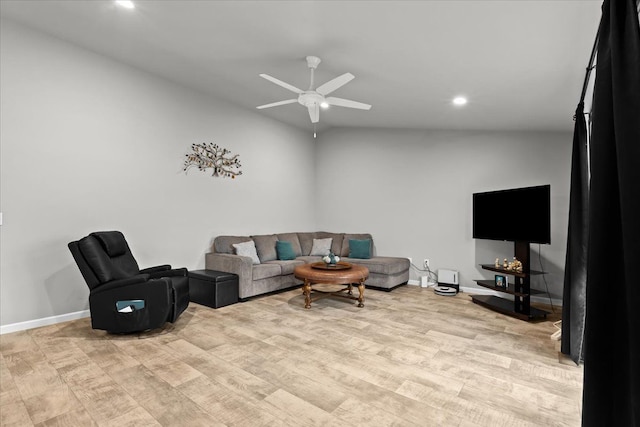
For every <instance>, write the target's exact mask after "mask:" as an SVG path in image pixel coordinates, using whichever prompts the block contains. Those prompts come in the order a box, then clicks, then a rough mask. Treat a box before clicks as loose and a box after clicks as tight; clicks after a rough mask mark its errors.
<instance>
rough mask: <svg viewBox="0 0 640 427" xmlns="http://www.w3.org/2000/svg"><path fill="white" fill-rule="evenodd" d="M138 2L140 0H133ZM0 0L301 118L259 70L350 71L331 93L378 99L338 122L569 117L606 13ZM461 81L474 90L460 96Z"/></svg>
mask: <svg viewBox="0 0 640 427" xmlns="http://www.w3.org/2000/svg"><path fill="white" fill-rule="evenodd" d="M134 1H135V0H134ZM135 3H136V8H135V9H134V10H131V11H130V10H126V9H122V8H119V7H116V6H115V5H114V3H113V2H112V1H110V0H95V1H78V0H69V1H54V0H44V1H38V0H24V1H11V0H2V1H0V13H1V14H2V17H3V18H8V19H11V20H14V21H18V22H20V23H23V24H25V25H27V26H30V27H34V28H37V29H40V30H42V31H44V32H47V33H50V34H53V35H55V36H56V37H59V38H61V39H64V40H67V41H70V42H72V43H75V44H78V45H80V46H84V47H86V48H88V49H90V50H92V51H95V52H98V53H100V54H103V55H106V56H109V57H113V58H116V59H117V60H119V61H122V62H125V63H128V64H131V65H133V66H135V67H137V68H140V69H143V70H147V71H150V72H152V73H155V74H158V75H160V76H163V77H165V78H167V79H170V80H172V81H175V82H178V83H180V84H183V85H185V86H188V87H191V88H194V89H197V90H199V91H203V92H207V93H210V94H211V95H214V96H216V97H218V98H222V99H225V100H228V101H230V102H232V103H234V104H237V105H240V106H242V107H246V108H248V109H253V110H254V111H256V112H257V113H258V114H264V115H266V116H269V117H272V118H274V119H277V120H280V121H282V122H285V123H288V124H291V125H293V126H296V127H299V128H301V129H313V125H312V124H311V122H310V120H309V116H308V113H307V111H306V109H305V108H304V107H302V106H301V105H299V104H290V105H285V106H281V107H275V108H270V109H265V110H260V111H258V110H255V107H256V106H257V105H261V104H266V103H269V102H273V101H279V100H284V99H289V98H293V96H291V95H292V93H291V92H288V91H287V90H285V89H283V88H281V87H279V86H276V85H274V84H272V83H270V82H268V81H266V80H264V79H262V78H260V77H258V74H260V73H267V74H270V75H272V76H274V77H277V78H279V79H281V80H284V81H286V82H288V83H291V84H293V85H295V86H298V87H300V88H302V89H306V88H307V87H308V85H309V80H308V79H309V71H308V69H307V66H306V62H305V60H304V58H305V56H307V55H316V56H319V57H320V58H321V59H322V63H321V64H320V66H319V68H318V70H317V72H316V82H317V83H318V84H321V83H324V82H325V81H328V80H330V79H332V78H334V77H336V76H338V75H340V74H343V73H345V72H347V71H348V72H351V73H353V74H354V75H355V76H356V78H355V79H354V80H353V81H351V82H350V83H348V84H347V85H345V86H343V87H342V88H340V89H338V90H337V91H335V92H334V93H332V96H337V97H341V98H348V99H353V100H356V101H361V102H365V103H369V104H372V105H373V108H372V109H371V110H370V111H361V110H351V109H346V108H340V107H335V106H334V107H331V108H330V109H329V110H326V111H325V110H323V111H322V112H321V116H320V124H319V126H318V130H323V129H327V128H330V127H336V126H355V127H390V128H415V129H475V130H493V129H499V130H570V129H572V128H573V122H572V115H573V111H574V110H575V106H576V105H577V103H578V100H579V97H580V92H581V89H582V83H583V79H584V74H585V67H586V66H587V61H588V59H589V54H590V53H591V48H592V46H593V41H594V38H595V35H596V31H597V27H598V22H599V19H600V6H601V2H600V1H597V0H594V1H578V0H572V1H560V0H553V1H525V0H510V1H480V0H475V1H451V0H450V1H329V0H326V1H202V0H200V1H186V0H180V1H177V0H176V1H169V0H164V1H159V0H156V1H149V0H147V1H140V0H138V1H135ZM459 94H463V95H466V96H467V97H468V98H469V104H467V105H466V106H465V107H463V108H460V107H454V106H453V105H452V104H451V99H452V98H453V97H454V96H456V95H459Z"/></svg>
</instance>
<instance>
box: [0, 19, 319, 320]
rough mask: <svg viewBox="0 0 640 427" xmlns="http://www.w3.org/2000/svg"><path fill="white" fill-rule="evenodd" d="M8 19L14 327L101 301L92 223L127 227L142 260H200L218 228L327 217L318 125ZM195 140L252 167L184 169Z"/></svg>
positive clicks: (4, 146)
mask: <svg viewBox="0 0 640 427" xmlns="http://www.w3.org/2000/svg"><path fill="white" fill-rule="evenodd" d="M0 28H1V31H2V33H1V37H0V43H1V46H0V47H1V49H0V50H1V57H0V67H1V68H0V77H1V81H0V85H1V88H2V97H1V105H0V120H1V123H2V126H1V131H0V132H1V133H0V141H1V188H0V190H1V193H0V194H1V197H0V205H1V206H0V209H1V210H2V211H3V213H4V223H3V225H2V226H1V227H0V247H1V249H2V250H1V252H0V300H1V303H0V324H1V325H7V324H12V323H17V322H22V321H27V320H33V319H39V318H44V317H48V316H54V315H60V314H65V313H70V312H74V311H81V310H84V309H87V308H88V302H87V296H88V291H87V288H86V285H85V284H84V281H83V279H82V277H81V275H80V273H79V271H78V269H77V267H76V266H75V264H74V262H73V259H72V257H71V255H70V253H69V251H68V250H67V248H66V245H67V243H68V242H69V241H71V240H74V239H77V238H80V237H82V236H84V235H86V234H87V233H89V232H91V231H95V230H109V229H119V230H122V231H123V232H124V233H125V235H126V236H127V238H128V240H129V243H130V245H131V246H132V250H133V251H134V254H135V255H136V257H137V259H138V261H139V263H140V265H141V266H151V265H156V264H160V263H171V264H173V265H175V266H185V267H188V268H191V269H193V268H203V267H204V254H205V252H206V251H207V250H208V248H209V246H210V243H211V240H212V239H213V237H215V236H216V235H218V234H224V233H238V234H249V233H262V232H278V231H294V230H311V229H313V228H314V227H315V222H316V221H315V210H314V209H313V199H312V196H311V194H310V191H309V190H310V189H311V188H313V180H314V179H315V176H314V160H313V154H314V145H313V140H312V138H311V135H310V134H309V133H306V132H300V131H298V130H294V129H292V128H290V127H288V126H285V125H283V124H280V123H278V122H275V121H272V120H269V119H266V118H264V117H263V116H261V115H259V114H257V113H254V112H251V111H247V110H242V109H238V108H236V107H234V106H232V105H228V104H225V103H222V102H218V101H215V100H212V99H211V98H210V97H207V96H205V95H202V94H199V93H196V92H193V91H190V90H188V89H186V88H183V87H180V86H177V85H175V84H173V83H171V82H169V81H166V80H163V79H160V78H157V77H155V76H153V75H150V74H147V73H144V72H142V71H138V70H136V69H133V68H130V67H127V66H125V65H123V64H121V63H118V62H114V61H111V60H109V59H107V58H105V57H102V56H98V55H95V54H93V53H91V52H89V51H86V50H83V49H80V48H77V47H75V46H72V45H70V44H68V43H65V42H62V41H58V40H56V39H53V38H51V37H48V36H45V35H42V34H40V33H36V32H32V31H31V30H28V29H26V28H25V27H22V26H19V25H16V24H13V23H11V22H7V21H2V24H1V25H0ZM194 142H195V143H198V142H214V143H218V144H219V145H221V146H223V147H226V148H228V149H230V150H231V151H232V152H233V153H237V154H240V159H241V161H242V166H243V168H242V169H243V175H242V176H241V177H239V178H237V179H235V180H230V179H221V178H212V177H211V176H209V175H208V174H204V173H201V172H198V171H197V170H192V171H191V172H189V174H188V175H185V174H184V173H183V172H182V162H183V158H184V155H185V154H186V153H187V152H188V151H189V149H190V145H191V144H192V143H194ZM291 194H296V197H290V195H291ZM293 213H295V214H293Z"/></svg>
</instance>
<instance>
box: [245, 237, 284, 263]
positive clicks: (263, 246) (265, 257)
mask: <svg viewBox="0 0 640 427" xmlns="http://www.w3.org/2000/svg"><path fill="white" fill-rule="evenodd" d="M251 238H252V239H253V241H254V242H256V250H257V251H258V258H260V262H266V261H273V260H274V259H278V254H277V252H276V242H277V241H278V238H277V237H276V235H275V234H266V235H261V236H251Z"/></svg>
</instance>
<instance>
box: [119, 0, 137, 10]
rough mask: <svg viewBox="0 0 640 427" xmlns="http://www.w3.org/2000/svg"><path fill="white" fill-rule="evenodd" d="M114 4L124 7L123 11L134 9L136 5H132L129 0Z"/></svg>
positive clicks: (120, 0) (121, 0)
mask: <svg viewBox="0 0 640 427" xmlns="http://www.w3.org/2000/svg"><path fill="white" fill-rule="evenodd" d="M116 4H117V5H118V6H121V7H124V8H125V9H135V8H136V5H135V4H133V2H132V1H131V0H116Z"/></svg>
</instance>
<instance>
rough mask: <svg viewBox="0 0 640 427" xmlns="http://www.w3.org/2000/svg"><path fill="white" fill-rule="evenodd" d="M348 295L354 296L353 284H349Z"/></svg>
mask: <svg viewBox="0 0 640 427" xmlns="http://www.w3.org/2000/svg"><path fill="white" fill-rule="evenodd" d="M347 293H348V294H349V295H352V294H353V285H352V284H351V283H349V287H348V288H347Z"/></svg>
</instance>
